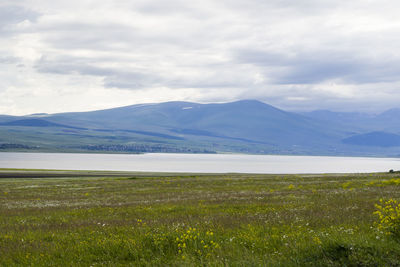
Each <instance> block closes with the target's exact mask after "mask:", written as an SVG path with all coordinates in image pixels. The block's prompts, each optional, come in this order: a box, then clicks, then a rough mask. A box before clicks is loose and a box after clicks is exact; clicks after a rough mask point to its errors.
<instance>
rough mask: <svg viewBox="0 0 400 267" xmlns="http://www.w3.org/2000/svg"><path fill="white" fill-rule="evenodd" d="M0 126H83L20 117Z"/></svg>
mask: <svg viewBox="0 0 400 267" xmlns="http://www.w3.org/2000/svg"><path fill="white" fill-rule="evenodd" d="M0 126H25V127H61V128H72V129H79V130H84V128H79V127H73V126H68V125H64V124H58V123H54V122H50V121H46V120H42V119H22V120H13V121H8V122H3V123H0Z"/></svg>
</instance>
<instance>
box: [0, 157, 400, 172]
mask: <svg viewBox="0 0 400 267" xmlns="http://www.w3.org/2000/svg"><path fill="white" fill-rule="evenodd" d="M0 168H21V169H58V170H108V171H146V172H193V173H229V172H235V173H265V174H274V173H275V174H277V173H288V174H289V173H291V174H293V173H364V172H387V171H389V170H390V169H394V170H400V158H363V157H325V156H276V155H244V154H168V153H152V154H77V153H13V152H1V153H0Z"/></svg>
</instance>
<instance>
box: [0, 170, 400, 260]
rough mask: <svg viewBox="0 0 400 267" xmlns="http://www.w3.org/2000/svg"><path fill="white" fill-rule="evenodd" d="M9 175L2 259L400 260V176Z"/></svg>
mask: <svg viewBox="0 0 400 267" xmlns="http://www.w3.org/2000/svg"><path fill="white" fill-rule="evenodd" d="M0 177H1V178H0V266H400V241H399V240H400V238H399V237H400V235H399V234H400V231H399V229H400V207H399V206H398V203H397V200H400V190H399V189H400V174H398V173H374V174H346V175H344V174H338V175H334V174H321V175H255V174H251V175H250V174H215V175H214V174H201V175H200V174H151V173H123V172H115V173H112V172H109V173H100V172H79V171H76V172H56V171H36V172H34V171H21V170H2V171H0Z"/></svg>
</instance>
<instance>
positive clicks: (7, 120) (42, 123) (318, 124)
mask: <svg viewBox="0 0 400 267" xmlns="http://www.w3.org/2000/svg"><path fill="white" fill-rule="evenodd" d="M389 117H390V116H389ZM371 119H373V118H370V117H369V116H367V115H365V114H358V113H357V114H350V115H349V114H345V115H343V114H336V113H334V112H318V111H317V112H314V113H306V114H304V113H303V114H297V113H293V112H287V111H283V110H280V109H278V108H275V107H273V106H271V105H268V104H265V103H263V102H260V101H256V100H243V101H237V102H231V103H221V104H198V103H191V102H165V103H156V104H154V103H153V104H139V105H132V106H126V107H120V108H113V109H106V110H98V111H91V112H72V113H58V114H44V113H40V114H32V115H28V116H20V117H16V116H6V115H3V116H0V145H1V144H2V145H3V146H4V147H7V149H6V150H13V149H12V147H13V145H15V149H14V150H24V151H25V150H30V151H71V152H72V151H76V152H83V151H96V152H130V153H140V152H185V153H218V152H244V153H267V154H307V155H309V154H313V155H317V154H318V155H323V154H327V155H347V154H348V155H353V154H354V155H375V154H390V155H392V154H395V153H397V152H396V151H395V150H394V149H392V148H388V147H385V148H383V147H382V146H380V147H379V146H378V147H374V146H369V145H364V146H363V147H362V148H360V145H356V146H357V148H356V146H355V145H354V144H353V143H351V142H350V143H349V142H346V141H344V140H347V138H351V136H354V135H359V134H363V133H367V132H371V131H374V130H375V129H371V127H370V126H371V125H372V126H376V125H378V124H379V123H375V124H374V123H371V122H370V120H371ZM380 123H382V122H380ZM368 124H369V125H368ZM377 128H379V127H377ZM382 138H385V136H382ZM10 146H11V148H10ZM0 149H1V146H0Z"/></svg>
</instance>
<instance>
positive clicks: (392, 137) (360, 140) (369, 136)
mask: <svg viewBox="0 0 400 267" xmlns="http://www.w3.org/2000/svg"><path fill="white" fill-rule="evenodd" d="M342 141H343V143H346V144H351V145H358V146H379V147H396V146H400V135H398V134H392V133H385V132H371V133H366V134H358V135H354V136H351V137H348V138H345V139H343V140H342Z"/></svg>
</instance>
